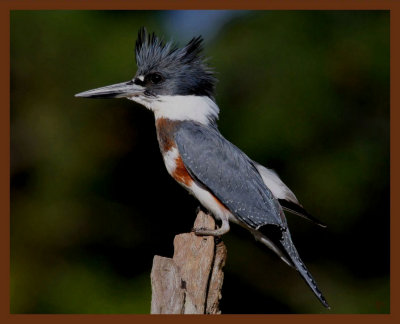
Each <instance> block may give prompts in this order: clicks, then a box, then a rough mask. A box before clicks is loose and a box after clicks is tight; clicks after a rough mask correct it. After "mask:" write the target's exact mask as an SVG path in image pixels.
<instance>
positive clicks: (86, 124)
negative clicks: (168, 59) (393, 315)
mask: <svg viewBox="0 0 400 324" xmlns="http://www.w3.org/2000/svg"><path fill="white" fill-rule="evenodd" d="M140 26H146V27H147V28H148V29H149V30H150V31H155V32H156V33H157V34H159V35H161V36H164V37H165V39H167V40H169V39H174V40H175V41H177V42H179V43H180V44H184V42H187V41H188V40H189V39H190V38H191V37H193V36H196V35H198V34H202V35H203V36H204V37H205V40H206V42H205V54H206V55H207V56H209V57H210V60H209V63H210V65H212V66H213V67H215V70H216V71H217V77H218V78H219V80H220V81H219V83H218V85H217V94H216V99H217V103H218V104H219V106H220V108H221V115H220V122H219V127H220V130H221V132H222V133H223V134H224V135H225V136H226V137H227V138H228V139H229V140H230V141H232V142H233V143H234V144H236V145H237V146H239V147H240V148H241V149H242V150H243V151H244V152H246V153H247V154H248V155H249V156H250V157H251V158H253V159H255V160H256V161H258V162H260V163H262V164H264V165H266V166H268V167H271V168H273V169H275V170H276V171H277V172H278V173H279V174H280V175H281V178H282V179H283V180H284V181H285V182H286V183H287V184H288V185H289V187H290V188H291V189H292V190H293V191H294V192H295V194H296V195H297V197H298V198H299V200H300V201H301V202H302V203H303V205H304V206H305V207H306V209H308V210H309V211H310V213H312V214H313V215H314V216H316V217H317V218H319V219H321V220H322V221H324V222H325V223H327V224H328V228H327V229H322V228H319V227H317V226H314V225H313V224H311V223H309V222H307V221H304V220H303V219H300V218H298V217H297V216H293V215H290V214H289V215H287V217H288V222H289V225H290V227H291V229H292V230H291V231H292V236H293V240H294V242H295V244H296V246H297V248H298V250H299V252H300V255H301V256H302V258H303V260H304V261H305V263H306V264H307V265H308V266H309V268H310V270H311V272H312V273H313V275H314V277H315V278H316V280H317V282H318V283H319V286H320V288H321V290H322V291H323V292H324V294H325V296H326V298H327V300H328V301H329V303H330V304H331V306H332V310H331V311H327V310H325V309H324V308H323V307H322V306H321V305H320V304H319V302H318V301H317V300H316V298H315V297H314V296H313V294H312V292H311V291H310V290H309V289H308V287H307V286H306V284H305V283H304V282H303V280H302V279H301V278H300V277H299V275H298V274H297V273H296V272H295V271H293V270H292V269H290V268H289V267H287V266H286V265H285V264H284V263H283V262H281V261H280V260H279V259H278V258H277V257H276V256H275V255H274V254H273V253H272V252H270V251H269V250H268V249H267V248H264V247H263V246H261V245H260V244H258V243H256V242H255V241H254V239H253V237H252V236H251V235H250V234H249V233H247V232H246V231H245V230H243V229H241V228H238V227H237V226H235V225H233V226H232V230H231V232H230V233H228V234H227V235H225V236H224V241H225V244H226V245H227V247H228V260H227V265H226V268H225V281H224V287H223V298H222V302H221V308H222V312H223V313H388V312H389V311H390V308H389V306H390V300H389V283H390V282H389V265H390V259H389V256H390V253H389V252H390V250H389V247H390V238H389V225H390V218H389V216H390V214H389V154H390V151H389V112H390V109H389V12H388V11H327V12H325V11H297V12H295V11H257V12H250V11H12V12H11V312H12V313H148V312H149V310H150V298H151V290H150V278H149V277H150V270H151V265H152V258H153V256H154V255H155V254H158V255H163V256H171V255H172V252H173V247H172V241H173V238H174V236H175V235H176V234H178V233H182V232H188V231H189V230H190V229H191V227H192V224H193V221H194V218H195V210H196V207H197V206H198V204H197V202H196V201H195V199H194V198H192V197H191V196H189V195H188V194H187V193H186V191H185V190H184V189H183V188H181V187H180V186H179V185H177V184H176V183H175V182H174V180H173V179H172V178H170V177H169V175H168V174H167V172H166V170H165V167H164V165H163V162H162V158H161V155H160V152H159V148H158V144H157V141H156V134H155V127H154V118H153V115H152V113H151V112H149V111H147V110H145V109H144V108H143V107H140V106H139V105H137V104H135V103H132V102H130V101H128V100H122V99H119V100H117V99H115V100H97V99H96V100H85V99H81V98H75V97H74V94H75V93H78V92H81V91H84V90H88V89H92V88H96V87H99V86H103V85H108V84H113V83H116V82H122V81H127V80H129V79H130V78H131V77H132V76H133V75H134V73H135V70H136V65H135V62H134V42H135V40H136V35H137V31H138V29H139V27H140Z"/></svg>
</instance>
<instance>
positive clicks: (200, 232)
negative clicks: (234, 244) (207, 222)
mask: <svg viewBox="0 0 400 324" xmlns="http://www.w3.org/2000/svg"><path fill="white" fill-rule="evenodd" d="M228 231H229V227H228V228H226V227H224V226H221V227H220V228H217V229H214V230H212V229H209V228H204V227H200V228H193V229H192V232H194V234H196V235H197V236H221V235H224V234H225V233H227V232H228Z"/></svg>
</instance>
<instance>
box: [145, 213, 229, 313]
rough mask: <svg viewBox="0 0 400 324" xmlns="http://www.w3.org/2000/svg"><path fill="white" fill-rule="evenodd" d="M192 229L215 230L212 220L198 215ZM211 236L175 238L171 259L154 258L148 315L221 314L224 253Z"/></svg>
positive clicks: (180, 236)
mask: <svg viewBox="0 0 400 324" xmlns="http://www.w3.org/2000/svg"><path fill="white" fill-rule="evenodd" d="M194 228H209V229H215V222H214V219H213V218H212V217H211V216H210V215H208V214H205V213H204V212H202V211H200V212H199V213H198V214H197V218H196V221H195V223H194ZM216 241H217V240H216V239H215V238H214V237H213V236H197V235H196V234H194V233H193V232H192V233H185V234H180V235H177V236H175V239H174V256H173V258H172V259H171V258H166V257H161V256H158V255H156V256H154V259H153V267H152V271H151V287H152V298H151V314H220V313H221V312H220V310H219V301H220V299H221V288H222V283H223V280H224V273H223V271H222V268H223V267H224V265H225V260H226V256H227V250H226V247H225V245H224V243H223V242H222V241H220V242H216Z"/></svg>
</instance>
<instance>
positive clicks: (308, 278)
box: [280, 230, 330, 309]
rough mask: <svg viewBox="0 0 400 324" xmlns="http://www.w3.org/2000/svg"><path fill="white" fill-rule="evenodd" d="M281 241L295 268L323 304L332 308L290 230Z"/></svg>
mask: <svg viewBox="0 0 400 324" xmlns="http://www.w3.org/2000/svg"><path fill="white" fill-rule="evenodd" d="M280 242H281V244H282V247H283V248H284V250H285V252H286V253H287V256H288V257H289V259H290V261H291V262H292V263H293V266H294V268H295V269H296V270H297V271H298V272H299V273H300V275H301V276H302V277H303V279H304V280H305V282H306V283H307V284H308V286H309V287H310V288H311V290H312V291H313V292H314V294H315V295H316V296H317V298H318V299H319V301H320V302H321V303H322V305H324V306H325V307H326V308H328V309H330V306H329V305H328V303H327V301H326V299H325V297H324V296H323V295H322V292H321V291H320V290H319V289H318V286H317V283H316V282H315V280H314V278H313V277H312V275H311V273H310V272H309V271H308V269H307V267H306V266H305V264H304V263H303V261H301V259H300V256H299V253H298V252H297V250H296V247H295V246H294V244H293V242H292V238H291V237H290V233H289V230H286V231H283V232H282V238H281V240H280Z"/></svg>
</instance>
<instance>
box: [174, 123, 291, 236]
mask: <svg viewBox="0 0 400 324" xmlns="http://www.w3.org/2000/svg"><path fill="white" fill-rule="evenodd" d="M175 142H176V144H177V146H178V150H179V153H180V155H181V158H182V161H183V163H184V165H185V167H186V168H187V170H188V172H189V173H190V174H191V175H192V176H193V178H194V179H196V181H198V182H199V183H200V184H201V185H203V186H204V187H206V188H207V189H208V190H210V191H211V192H212V193H213V194H214V195H215V196H216V197H217V198H218V199H219V200H220V201H221V202H222V203H223V204H224V205H225V206H226V207H227V208H228V209H229V210H230V212H231V213H232V214H233V215H235V216H236V217H237V218H238V219H239V220H241V221H242V222H244V223H245V224H247V225H248V226H250V227H252V228H255V229H258V228H259V227H260V226H263V225H267V224H273V225H277V226H279V227H280V228H286V219H285V216H284V214H283V211H282V209H281V207H280V205H279V203H278V201H277V199H275V198H274V197H273V195H272V193H271V191H270V190H269V189H268V188H267V187H266V185H265V183H264V182H263V180H262V178H261V176H260V174H259V172H258V171H257V169H256V168H255V166H254V164H253V163H252V161H251V160H250V158H248V157H247V155H245V154H244V153H243V152H242V151H241V150H240V149H238V148H237V147H236V146H235V145H233V144H232V143H230V142H229V141H227V140H226V139H225V138H224V137H223V136H222V135H221V134H220V133H219V131H218V130H217V129H216V128H213V127H205V126H203V125H201V124H197V123H193V122H182V123H181V125H180V127H179V128H178V129H177V130H176V132H175Z"/></svg>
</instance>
